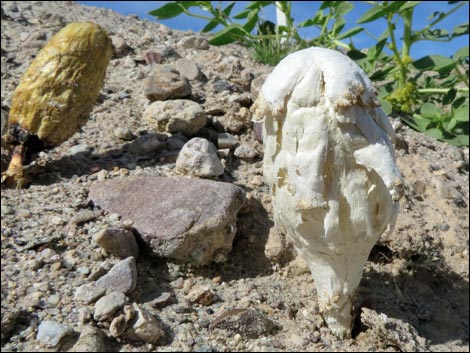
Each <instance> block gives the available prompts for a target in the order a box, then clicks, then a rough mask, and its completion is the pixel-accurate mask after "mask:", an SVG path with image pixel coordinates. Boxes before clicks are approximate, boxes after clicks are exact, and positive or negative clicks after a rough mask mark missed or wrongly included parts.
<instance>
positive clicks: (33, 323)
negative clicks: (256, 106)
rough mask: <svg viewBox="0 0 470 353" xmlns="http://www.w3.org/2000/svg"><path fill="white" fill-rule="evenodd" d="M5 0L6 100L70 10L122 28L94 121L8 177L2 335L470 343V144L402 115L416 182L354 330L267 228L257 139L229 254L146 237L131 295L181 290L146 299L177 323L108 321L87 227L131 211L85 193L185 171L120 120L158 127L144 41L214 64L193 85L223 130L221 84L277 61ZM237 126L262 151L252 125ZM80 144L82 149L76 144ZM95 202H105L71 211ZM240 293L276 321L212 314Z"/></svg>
mask: <svg viewBox="0 0 470 353" xmlns="http://www.w3.org/2000/svg"><path fill="white" fill-rule="evenodd" d="M1 6H2V19H1V24H2V31H1V37H2V40H1V65H2V71H1V72H2V83H1V103H2V116H3V114H4V112H3V110H5V112H6V111H7V110H8V107H9V106H10V102H11V95H12V93H13V90H14V88H15V87H16V85H17V84H18V81H19V78H20V77H21V74H22V72H24V70H25V69H26V67H27V66H28V65H29V63H30V62H31V60H32V59H33V57H34V56H35V54H36V53H37V51H38V50H39V49H40V48H41V47H42V46H43V45H44V44H45V43H46V42H47V39H48V38H49V37H50V36H51V35H53V34H54V33H56V32H57V31H58V30H59V29H60V28H61V27H63V26H64V25H65V24H66V23H69V22H72V21H77V20H80V21H81V20H87V21H94V22H96V23H98V24H100V25H102V26H103V27H104V28H106V29H107V30H108V31H109V32H110V34H111V35H113V36H114V38H116V37H119V38H120V39H117V40H116V39H113V40H114V41H115V42H117V41H120V43H121V46H120V51H119V52H118V53H116V54H115V55H114V57H113V58H112V60H111V63H110V65H109V68H108V73H107V77H106V80H105V84H104V87H103V89H102V94H101V96H100V98H99V101H98V103H97V104H96V106H95V107H94V110H93V112H92V113H91V115H90V119H89V121H88V123H87V124H86V125H85V126H84V127H83V129H82V131H81V132H77V133H76V134H75V135H74V136H73V137H72V138H71V139H69V140H68V141H66V142H65V143H64V144H62V145H61V146H58V147H56V148H54V149H51V150H49V151H45V152H42V153H40V154H39V156H38V158H37V160H36V162H35V163H36V164H35V165H33V166H32V168H31V173H32V174H33V175H34V178H33V182H32V184H31V185H30V187H29V188H27V189H24V190H12V189H5V190H2V193H1V249H2V250H1V255H2V267H1V283H2V284H1V314H2V342H1V345H2V351H38V350H46V351H57V350H68V349H70V348H71V347H72V346H73V344H74V343H75V342H76V340H77V337H78V334H79V332H80V331H81V330H82V328H83V327H84V326H86V325H88V326H89V325H91V326H96V327H98V329H99V330H100V332H101V333H102V335H103V336H102V339H103V342H105V345H106V348H107V349H109V350H111V351H148V350H152V351H206V352H210V351H317V350H318V351H376V350H380V351H425V350H431V351H468V350H469V285H468V275H469V254H468V235H469V230H468V226H469V224H468V212H469V207H468V204H469V184H468V173H469V152H468V148H455V147H452V146H449V145H446V144H444V143H440V142H438V141H436V140H433V139H430V138H428V137H426V136H423V135H422V134H418V133H416V132H414V131H412V130H410V129H408V128H407V127H403V126H401V127H400V126H399V124H396V130H397V133H398V139H397V160H398V164H399V167H400V169H401V171H402V173H403V176H404V178H405V197H404V198H403V199H402V201H401V210H400V215H399V217H398V222H397V225H396V228H395V231H394V232H393V233H392V234H391V235H390V236H388V237H387V238H382V239H381V240H380V242H379V243H378V244H377V245H376V246H375V247H374V249H373V251H372V253H371V255H370V258H369V261H368V263H367V265H366V267H365V269H364V274H363V279H362V281H361V284H360V288H359V291H358V297H357V300H356V304H357V305H356V306H357V308H356V312H357V315H356V320H355V325H354V331H353V338H352V339H350V340H346V341H339V340H337V339H336V338H335V337H334V336H332V335H331V334H330V332H329V330H328V328H327V327H325V325H324V324H323V322H322V319H321V317H320V316H319V315H318V311H317V310H318V307H317V302H316V293H315V284H314V282H313V280H312V279H311V276H310V274H309V272H308V270H307V268H306V266H305V264H304V263H303V262H302V260H301V259H299V258H296V257H295V256H293V255H292V252H290V250H289V249H288V248H287V247H285V246H284V245H283V244H282V241H281V240H280V239H276V237H275V236H274V235H273V234H272V231H271V235H270V229H271V228H272V221H271V216H270V199H269V190H268V188H267V187H266V185H264V184H263V183H262V178H261V175H262V163H261V161H262V155H261V153H260V154H259V155H258V157H256V158H255V159H254V160H252V161H250V162H247V161H244V160H240V159H238V158H236V157H235V156H233V153H230V154H229V155H228V156H226V157H225V158H224V163H225V173H224V175H222V176H221V177H219V178H218V179H217V180H219V181H225V182H231V183H234V184H236V185H239V186H241V187H242V188H243V189H244V190H245V191H246V193H247V196H248V197H249V200H250V201H249V207H250V208H249V211H245V212H242V213H241V214H240V216H239V219H238V231H237V235H236V237H235V240H234V244H233V250H232V252H231V253H230V255H229V258H228V260H227V262H226V263H223V264H211V265H209V266H205V267H203V268H193V267H191V266H187V265H184V264H179V263H174V262H172V261H169V260H166V259H160V258H156V257H154V256H152V254H150V253H145V252H144V254H142V255H141V256H140V257H139V260H138V262H137V269H138V284H137V289H136V290H135V291H134V292H133V293H132V294H131V295H130V301H131V302H137V303H144V304H145V303H148V302H150V301H152V300H154V299H155V298H158V297H160V296H161V295H162V294H165V295H169V298H170V299H169V300H167V301H162V303H161V304H160V305H158V306H154V307H149V310H150V311H151V312H152V314H153V315H155V316H157V317H158V318H159V320H160V321H161V322H162V325H163V328H164V330H165V336H164V337H163V338H162V339H161V340H160V341H159V342H158V343H157V344H147V343H144V342H139V341H129V340H125V339H124V340H122V339H114V338H112V337H110V336H109V330H108V326H109V324H106V323H97V322H95V321H94V320H93V319H91V318H89V311H90V310H93V306H92V305H89V306H87V305H84V304H80V303H78V302H76V301H75V300H74V294H75V289H76V288H77V287H78V286H80V285H82V284H84V283H88V282H90V281H91V280H90V276H91V275H92V274H94V273H96V271H98V269H99V268H100V267H103V268H107V269H109V268H110V266H111V265H112V264H114V263H115V262H116V261H117V259H115V258H113V257H112V256H110V255H106V254H105V253H103V251H101V249H100V248H99V247H98V246H97V245H96V244H94V243H93V242H92V240H91V238H92V236H93V234H95V233H96V232H97V231H99V230H100V229H101V228H103V227H104V226H105V225H108V224H113V223H116V222H118V221H119V220H116V219H115V217H114V215H112V214H107V213H106V212H104V211H100V210H98V209H96V207H94V206H93V204H92V203H90V202H89V199H88V192H89V189H90V186H91V185H93V184H94V183H97V182H98V181H100V180H103V179H110V178H126V177H128V176H132V175H145V176H151V175H157V176H171V175H175V170H174V169H175V163H174V159H172V155H171V154H166V155H165V154H157V155H155V154H149V155H138V156H136V155H133V154H132V153H129V151H128V149H127V147H126V146H127V144H128V143H129V142H126V141H122V140H120V139H118V138H116V136H115V132H114V129H115V128H116V127H122V128H126V129H129V130H130V131H131V132H132V133H133V139H135V138H136V137H137V136H139V135H143V134H151V133H153V131H154V130H153V127H152V126H150V125H149V123H148V122H146V121H143V120H142V118H141V117H142V112H143V110H144V109H145V106H146V105H148V103H149V102H148V100H147V99H146V97H145V96H144V94H143V81H144V79H145V77H147V75H148V74H149V72H150V71H151V65H146V61H145V60H144V59H145V58H144V54H145V53H146V52H147V51H150V50H151V51H155V52H159V53H162V56H163V59H164V60H165V62H166V63H172V61H174V60H176V59H175V57H174V56H173V55H174V53H173V52H175V53H177V54H178V55H179V56H180V57H183V58H188V59H190V60H192V61H194V62H195V63H196V64H197V65H199V67H200V69H201V71H202V72H203V74H204V76H205V79H204V80H200V81H195V82H192V83H191V84H192V89H193V94H192V98H191V99H193V100H196V101H198V102H199V103H201V105H203V107H204V109H205V110H206V111H207V112H210V113H211V114H209V118H210V119H209V122H208V124H207V125H206V127H205V128H204V129H203V130H202V131H201V133H200V134H201V135H202V136H204V137H206V138H209V139H213V138H214V136H215V135H216V132H221V131H222V127H221V126H220V124H217V118H218V116H220V115H223V114H226V112H227V110H228V109H229V105H227V104H229V103H227V102H229V100H227V91H220V90H218V89H217V87H220V85H221V83H220V82H221V81H223V84H225V85H228V87H229V88H230V89H229V91H230V94H233V95H237V96H242V95H243V94H245V96H246V95H247V96H248V98H246V97H245V100H246V99H248V100H249V101H250V102H252V101H253V100H254V99H255V98H256V95H255V94H256V91H255V88H254V85H255V82H254V81H255V80H256V78H258V77H260V76H262V75H263V74H266V73H268V72H269V71H270V68H268V67H264V66H262V65H260V64H257V63H255V62H254V61H252V60H251V59H250V58H249V54H248V52H247V51H246V49H245V48H242V47H239V46H236V45H230V46H225V47H222V48H216V47H209V48H208V49H200V48H197V47H195V46H194V45H193V46H192V47H191V45H189V47H187V45H183V44H182V43H183V41H184V40H185V39H186V38H188V37H190V36H192V35H194V33H192V34H191V33H184V32H177V31H171V30H169V29H167V28H165V27H163V26H161V25H159V24H157V23H153V22H148V21H144V20H140V19H138V18H135V17H132V16H127V17H126V16H122V15H119V14H117V13H114V12H112V11H108V10H104V9H97V8H93V7H86V6H81V5H78V4H75V3H73V2H70V1H64V2H47V3H46V2H39V1H32V2H29V1H21V2H19V1H18V2H2V4H1ZM121 40H122V41H121ZM122 42H124V43H125V45H124V44H122ZM115 44H116V43H115ZM172 53H173V54H172ZM227 58H230V59H227ZM214 92H215V93H214ZM217 104H218V105H219V106H217ZM250 104H251V103H248V105H250ZM214 106H215V107H214ZM2 119H3V117H2ZM235 135H237V138H238V139H239V140H240V141H245V142H246V143H248V144H250V145H252V146H253V147H254V148H256V149H258V150H259V151H260V152H261V145H260V144H259V143H258V142H257V141H255V139H254V133H253V131H252V129H251V128H249V127H246V128H244V129H241V130H240V131H238V132H237V133H235ZM75 146H78V147H77V150H78V151H79V152H78V153H74V152H73V151H74V150H73V148H74V147H75ZM71 148H72V150H71ZM80 151H81V152H80ZM5 154H6V151H5V150H4V149H2V155H3V156H4V157H5ZM5 161H6V160H5V159H4V158H3V159H2V171H3V168H4V162H5ZM85 211H92V212H93V216H92V217H91V218H90V219H88V220H87V221H86V222H83V223H82V222H78V224H77V222H72V219H73V217H74V216H76V215H77V214H83V212H85ZM47 249H49V250H47ZM45 250H46V251H45ZM198 286H209V288H210V289H211V291H212V292H213V293H215V294H216V296H217V299H214V300H213V301H211V302H210V303H208V304H207V305H203V304H197V303H191V302H190V301H188V298H187V293H188V290H189V289H190V288H195V287H198ZM240 308H241V309H245V308H249V309H254V310H256V313H258V315H259V316H260V317H263V318H268V319H269V320H271V321H272V322H274V323H275V328H274V329H273V330H266V332H258V333H257V334H254V335H252V336H250V337H247V336H246V335H245V334H244V332H241V333H237V332H234V331H231V330H228V329H223V328H213V327H212V326H211V323H213V322H214V320H215V318H217V317H218V316H219V315H221V314H223V313H226V312H227V310H229V309H240ZM367 309H371V310H372V311H369V310H367ZM87 313H88V317H87ZM361 313H362V315H361ZM385 318H387V320H385ZM44 320H54V321H57V322H59V323H63V324H66V325H68V326H69V327H71V328H73V330H74V334H71V335H69V336H68V337H67V338H66V339H65V340H64V341H63V342H62V343H61V344H60V345H59V346H57V347H55V348H47V347H43V346H41V345H40V343H39V342H38V341H37V340H36V335H37V329H38V326H39V324H40V323H41V322H43V321H44ZM385 322H386V323H385ZM93 344H98V343H96V342H95V343H93ZM91 347H93V345H92V346H91Z"/></svg>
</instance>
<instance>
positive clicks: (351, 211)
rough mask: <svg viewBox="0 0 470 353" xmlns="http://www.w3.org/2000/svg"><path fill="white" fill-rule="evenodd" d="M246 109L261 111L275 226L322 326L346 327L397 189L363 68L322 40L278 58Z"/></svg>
mask: <svg viewBox="0 0 470 353" xmlns="http://www.w3.org/2000/svg"><path fill="white" fill-rule="evenodd" d="M253 113H254V119H255V120H263V121H264V127H263V135H264V178H265V181H266V183H267V184H268V185H269V186H270V188H271V193H272V205H273V218H274V221H275V226H276V227H277V228H278V229H279V230H280V231H281V232H282V233H283V234H285V235H286V236H287V237H288V238H289V239H290V240H291V241H292V242H293V244H294V245H295V248H296V249H297V251H298V252H299V253H300V254H301V255H302V256H303V257H304V259H305V260H306V261H307V263H308V265H309V267H310V270H311V272H312V276H313V279H314V281H315V284H316V287H317V293H318V300H319V306H320V310H321V311H322V314H323V317H324V319H325V321H326V322H327V324H328V325H329V327H330V329H331V330H332V332H333V333H334V334H335V335H337V336H338V337H340V338H347V337H350V336H351V326H352V303H353V298H354V294H355V291H356V289H357V287H358V285H359V281H360V279H361V275H362V269H363V267H364V265H365V263H366V261H367V258H368V255H369V253H370V250H371V249H372V247H373V246H374V244H375V243H376V242H377V240H378V239H379V237H380V236H381V234H382V233H384V232H385V231H389V232H390V231H392V229H393V227H394V225H395V222H396V218H397V214H398V207H399V204H398V201H399V199H400V197H401V194H402V186H403V181H402V177H401V174H400V172H399V170H398V168H397V166H396V164H395V151H394V148H393V145H392V142H391V141H393V139H394V132H393V129H392V126H391V124H390V122H389V120H388V118H387V116H386V115H385V113H384V112H383V111H382V110H381V109H380V107H379V103H378V101H377V98H376V94H375V92H374V88H373V86H372V83H371V82H370V80H369V78H368V77H367V76H366V74H365V73H364V72H363V71H362V70H361V69H360V68H359V67H358V66H357V65H356V64H355V63H354V62H353V61H352V60H351V59H349V58H348V57H347V56H345V55H343V54H341V53H339V52H337V51H334V50H329V49H322V48H309V49H305V50H301V51H298V52H296V53H293V54H291V55H289V56H288V57H286V58H285V59H284V60H282V61H281V62H280V63H279V65H277V66H276V68H275V69H274V71H273V72H272V73H271V75H270V76H269V77H268V78H267V80H266V82H265V84H264V85H263V87H262V89H261V93H260V95H259V97H258V99H257V101H256V103H255V105H254V107H253Z"/></svg>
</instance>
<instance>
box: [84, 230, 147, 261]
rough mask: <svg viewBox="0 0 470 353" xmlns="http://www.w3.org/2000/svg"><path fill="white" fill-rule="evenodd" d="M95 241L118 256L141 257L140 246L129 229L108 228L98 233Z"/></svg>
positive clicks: (94, 237) (94, 238)
mask: <svg viewBox="0 0 470 353" xmlns="http://www.w3.org/2000/svg"><path fill="white" fill-rule="evenodd" d="M93 241H94V242H95V243H96V244H98V245H99V246H100V247H101V248H103V249H104V250H106V251H107V252H109V253H110V254H112V255H114V256H116V257H119V258H126V257H129V256H132V257H134V258H136V259H137V258H138V257H139V246H138V245H137V241H136V240H135V236H134V234H133V233H132V231H130V230H129V229H120V228H106V229H103V230H101V231H100V232H98V233H96V234H95V235H94V236H93Z"/></svg>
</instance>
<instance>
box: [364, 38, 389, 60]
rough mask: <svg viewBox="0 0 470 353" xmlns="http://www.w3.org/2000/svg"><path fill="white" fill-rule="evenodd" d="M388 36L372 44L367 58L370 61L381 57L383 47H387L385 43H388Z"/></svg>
mask: <svg viewBox="0 0 470 353" xmlns="http://www.w3.org/2000/svg"><path fill="white" fill-rule="evenodd" d="M387 39H388V38H384V39H382V40H380V41H378V42H377V44H375V45H374V46H372V47H371V48H370V49H369V51H368V52H367V58H368V59H369V61H375V60H377V58H378V57H379V55H380V54H381V53H382V50H383V48H384V47H385V44H386V43H387Z"/></svg>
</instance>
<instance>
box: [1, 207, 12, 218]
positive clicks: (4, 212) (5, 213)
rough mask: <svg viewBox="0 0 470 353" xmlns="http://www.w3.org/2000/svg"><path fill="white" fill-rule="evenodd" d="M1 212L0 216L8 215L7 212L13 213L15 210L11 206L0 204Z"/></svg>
mask: <svg viewBox="0 0 470 353" xmlns="http://www.w3.org/2000/svg"><path fill="white" fill-rule="evenodd" d="M1 207H2V208H1V214H2V216H3V215H9V214H14V213H15V210H14V209H13V207H9V206H6V205H2V206H1Z"/></svg>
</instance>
